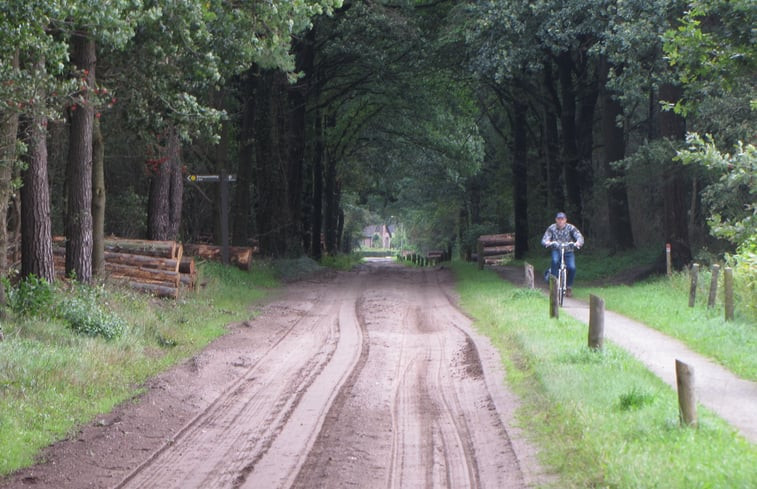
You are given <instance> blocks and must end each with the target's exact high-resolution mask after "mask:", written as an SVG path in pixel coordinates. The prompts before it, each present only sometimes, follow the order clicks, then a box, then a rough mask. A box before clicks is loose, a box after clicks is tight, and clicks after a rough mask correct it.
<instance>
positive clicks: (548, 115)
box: [544, 63, 565, 214]
mask: <svg viewBox="0 0 757 489" xmlns="http://www.w3.org/2000/svg"><path fill="white" fill-rule="evenodd" d="M544 86H545V89H546V91H547V93H548V94H550V95H551V96H548V97H546V100H545V101H544V153H545V156H546V182H547V188H546V191H547V195H546V203H545V204H546V207H547V209H550V213H551V214H553V213H554V212H552V211H556V210H557V209H565V180H564V178H563V166H562V162H561V161H560V141H559V137H560V136H559V131H558V129H557V119H558V117H557V115H558V113H559V112H560V105H559V104H560V101H559V99H558V97H557V93H556V90H555V88H554V77H553V74H552V64H551V63H546V64H545V68H544Z"/></svg>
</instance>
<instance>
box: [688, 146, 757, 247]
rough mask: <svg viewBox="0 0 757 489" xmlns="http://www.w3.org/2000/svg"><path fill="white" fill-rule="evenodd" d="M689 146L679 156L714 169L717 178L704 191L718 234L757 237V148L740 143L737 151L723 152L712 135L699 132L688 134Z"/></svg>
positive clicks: (734, 238)
mask: <svg viewBox="0 0 757 489" xmlns="http://www.w3.org/2000/svg"><path fill="white" fill-rule="evenodd" d="M686 141H687V143H688V147H687V148H686V149H683V150H681V151H679V152H678V154H677V156H676V159H678V160H679V161H681V162H682V163H684V164H698V165H701V166H703V167H705V168H707V169H708V170H710V171H712V172H713V173H714V174H715V175H716V178H717V179H718V180H717V181H716V182H714V183H712V184H710V185H709V186H708V187H707V188H706V189H705V190H704V191H703V192H702V200H703V202H704V203H705V204H706V205H707V207H708V210H709V213H708V214H709V216H710V217H709V218H708V224H709V225H710V229H711V232H712V234H713V235H714V236H717V237H719V238H724V239H727V240H728V241H730V242H731V243H734V244H735V245H741V244H742V243H745V242H746V241H747V240H750V239H751V240H754V236H755V230H756V229H757V148H755V147H754V146H753V145H751V144H747V145H744V144H742V143H739V144H738V146H737V147H736V148H735V150H736V151H735V153H734V154H733V155H731V154H728V153H721V152H720V151H719V150H718V148H717V147H716V145H715V142H714V140H713V138H712V136H709V135H708V136H705V138H702V137H701V136H699V135H698V134H696V133H693V134H689V135H688V136H687V138H686Z"/></svg>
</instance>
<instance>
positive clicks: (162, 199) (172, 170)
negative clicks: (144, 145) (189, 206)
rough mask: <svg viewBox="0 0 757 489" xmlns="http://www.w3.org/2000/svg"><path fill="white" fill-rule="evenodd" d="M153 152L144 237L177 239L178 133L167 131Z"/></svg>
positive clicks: (179, 200) (179, 201) (181, 187)
mask: <svg viewBox="0 0 757 489" xmlns="http://www.w3.org/2000/svg"><path fill="white" fill-rule="evenodd" d="M156 152H157V154H158V157H157V158H155V159H153V160H149V161H148V167H149V168H148V169H149V170H150V171H151V172H152V176H151V178H150V193H149V197H148V203H147V236H148V237H149V238H150V239H155V240H173V239H178V237H179V227H180V224H181V204H182V197H183V193H184V180H183V179H182V162H181V142H180V140H179V135H178V133H177V132H176V131H175V130H173V129H172V130H169V132H168V134H167V135H166V139H165V141H164V144H163V145H156Z"/></svg>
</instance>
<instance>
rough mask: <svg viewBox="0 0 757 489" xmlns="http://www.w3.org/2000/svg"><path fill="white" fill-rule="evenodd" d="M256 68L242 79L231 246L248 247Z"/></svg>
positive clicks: (253, 163) (253, 153)
mask: <svg viewBox="0 0 757 489" xmlns="http://www.w3.org/2000/svg"><path fill="white" fill-rule="evenodd" d="M257 80H258V73H257V68H255V67H253V68H250V69H249V70H248V71H247V72H246V73H245V74H244V75H243V76H242V81H241V85H242V97H243V102H242V122H241V129H240V131H239V132H240V140H241V141H240V150H239V161H238V166H237V184H236V186H235V187H234V202H233V212H232V215H233V216H234V225H233V226H232V228H233V233H234V234H233V237H232V243H233V244H235V245H238V246H247V245H249V240H250V223H251V221H252V220H251V219H250V212H251V210H252V209H251V206H252V194H251V191H250V190H251V189H252V185H253V182H252V174H253V169H254V167H255V143H254V141H255V100H256V92H257Z"/></svg>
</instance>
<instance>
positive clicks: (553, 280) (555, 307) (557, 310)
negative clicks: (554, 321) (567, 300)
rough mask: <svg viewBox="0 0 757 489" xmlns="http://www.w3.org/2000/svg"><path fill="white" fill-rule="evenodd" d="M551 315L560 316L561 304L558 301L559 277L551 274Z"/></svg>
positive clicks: (552, 316)
mask: <svg viewBox="0 0 757 489" xmlns="http://www.w3.org/2000/svg"><path fill="white" fill-rule="evenodd" d="M549 317H551V318H559V317H560V305H559V304H558V303H557V277H555V276H554V275H550V276H549Z"/></svg>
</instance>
